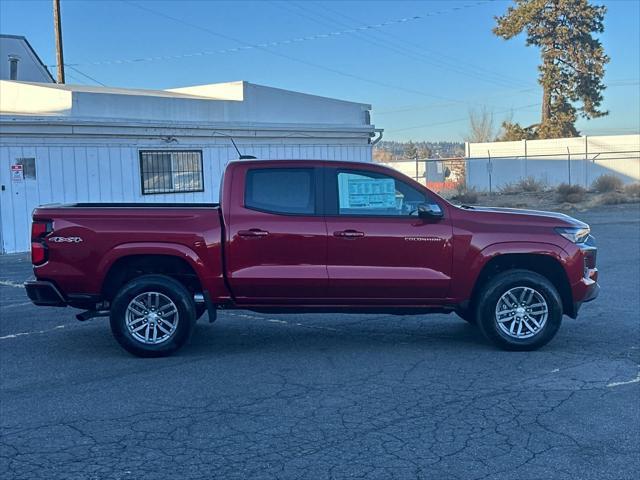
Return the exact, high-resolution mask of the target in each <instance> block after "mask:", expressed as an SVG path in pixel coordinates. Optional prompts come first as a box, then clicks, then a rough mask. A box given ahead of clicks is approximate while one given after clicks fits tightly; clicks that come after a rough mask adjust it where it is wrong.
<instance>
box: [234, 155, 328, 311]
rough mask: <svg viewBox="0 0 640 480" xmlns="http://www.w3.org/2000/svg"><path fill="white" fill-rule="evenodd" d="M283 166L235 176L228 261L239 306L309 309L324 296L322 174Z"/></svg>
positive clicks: (249, 168) (238, 171)
mask: <svg viewBox="0 0 640 480" xmlns="http://www.w3.org/2000/svg"><path fill="white" fill-rule="evenodd" d="M278 163H280V162H278ZM281 163H282V166H280V165H278V166H273V164H270V165H269V166H268V167H267V166H261V165H260V164H257V163H253V164H251V163H248V164H247V165H242V166H240V167H235V168H234V171H233V179H232V180H231V183H232V190H231V198H230V199H229V200H230V201H229V203H228V205H230V215H229V218H228V222H227V229H228V231H227V239H228V243H227V252H226V259H227V275H228V279H229V283H230V286H231V289H232V291H233V293H234V296H235V297H236V301H237V302H238V303H244V304H252V303H260V304H286V303H288V302H291V303H295V304H301V303H309V304H313V303H317V302H318V301H319V300H320V299H323V298H324V297H326V295H327V286H328V275H327V265H326V264H327V230H326V225H325V222H324V218H323V216H322V214H321V210H320V206H321V202H322V198H321V197H322V188H321V187H322V183H321V169H318V168H314V167H306V166H301V165H300V162H287V161H282V162H281Z"/></svg>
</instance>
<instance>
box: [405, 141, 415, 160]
mask: <svg viewBox="0 0 640 480" xmlns="http://www.w3.org/2000/svg"><path fill="white" fill-rule="evenodd" d="M417 156H418V148H417V147H416V145H415V144H414V143H413V142H411V141H410V142H409V143H407V145H406V146H405V147H404V157H405V158H411V159H415V158H416V157H417Z"/></svg>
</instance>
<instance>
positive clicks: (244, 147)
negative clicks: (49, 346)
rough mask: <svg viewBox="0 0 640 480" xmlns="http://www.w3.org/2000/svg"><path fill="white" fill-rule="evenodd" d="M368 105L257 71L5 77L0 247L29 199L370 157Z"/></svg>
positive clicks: (210, 195) (196, 193)
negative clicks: (248, 162)
mask: <svg viewBox="0 0 640 480" xmlns="http://www.w3.org/2000/svg"><path fill="white" fill-rule="evenodd" d="M370 109H371V107H370V105H366V104H362V103H354V102H348V101H343V100H336V99H332V98H324V97H318V96H314V95H307V94H304V93H298V92H293V91H289V90H281V89H278V88H272V87H267V86H262V85H256V84H253V83H249V82H244V81H240V82H231V83H220V84H211V85H200V86H195V87H188V88H177V89H172V90H141V89H125V88H108V87H89V86H80V85H68V84H66V85H59V84H56V83H35V82H16V81H8V80H0V132H1V133H2V134H1V135H0V184H1V189H2V191H0V218H1V222H0V238H1V251H2V252H19V251H26V250H28V249H29V246H30V239H29V224H30V215H31V211H32V210H33V209H34V208H35V207H36V206H38V205H41V204H47V203H70V202H140V203H144V202H207V203H208V202H217V201H218V192H219V185H220V178H221V175H222V172H223V171H224V168H225V165H226V164H227V163H228V162H229V161H230V160H234V159H236V158H238V154H237V152H236V151H235V149H234V147H233V145H232V143H231V140H230V139H231V138H233V139H234V140H235V142H236V144H237V145H238V148H239V149H240V151H241V152H242V154H244V155H254V156H256V157H258V158H265V159H307V158H308V159H344V160H352V161H363V162H369V161H371V154H372V152H371V150H372V141H373V140H374V138H375V137H376V129H375V127H374V126H373V125H371V124H370V121H369V119H370V115H369V114H370Z"/></svg>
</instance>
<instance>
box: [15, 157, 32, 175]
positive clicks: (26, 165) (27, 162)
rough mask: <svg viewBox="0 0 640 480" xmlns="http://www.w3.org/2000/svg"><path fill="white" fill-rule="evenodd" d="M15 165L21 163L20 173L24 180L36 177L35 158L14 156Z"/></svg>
mask: <svg viewBox="0 0 640 480" xmlns="http://www.w3.org/2000/svg"><path fill="white" fill-rule="evenodd" d="M16 165H22V175H23V177H24V179H25V180H35V179H36V159H35V158H33V157H27V158H24V157H23V158H16Z"/></svg>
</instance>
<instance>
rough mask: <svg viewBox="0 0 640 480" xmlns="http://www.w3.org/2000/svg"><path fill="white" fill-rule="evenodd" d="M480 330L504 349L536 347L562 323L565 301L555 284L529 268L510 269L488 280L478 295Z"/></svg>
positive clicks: (550, 337)
mask: <svg viewBox="0 0 640 480" xmlns="http://www.w3.org/2000/svg"><path fill="white" fill-rule="evenodd" d="M477 318H478V325H479V327H480V330H481V331H482V333H483V334H484V336H485V337H487V338H488V339H489V340H491V341H492V342H493V343H495V344H496V345H498V346H499V347H501V348H503V349H505V350H535V349H537V348H540V347H542V346H543V345H545V344H546V343H548V342H549V341H550V340H551V339H552V338H553V337H554V336H555V334H556V333H557V332H558V329H559V328H560V323H561V322H562V300H561V299H560V295H559V294H558V291H557V289H556V288H555V287H554V286H553V284H552V283H551V282H550V281H549V280H548V279H546V278H545V277H543V276H542V275H539V274H538V273H535V272H532V271H529V270H509V271H506V272H503V273H500V274H498V275H496V276H495V277H493V278H492V279H490V280H489V282H488V283H487V285H485V286H484V288H483V289H482V291H481V292H480V295H479V297H478V304H477Z"/></svg>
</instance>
